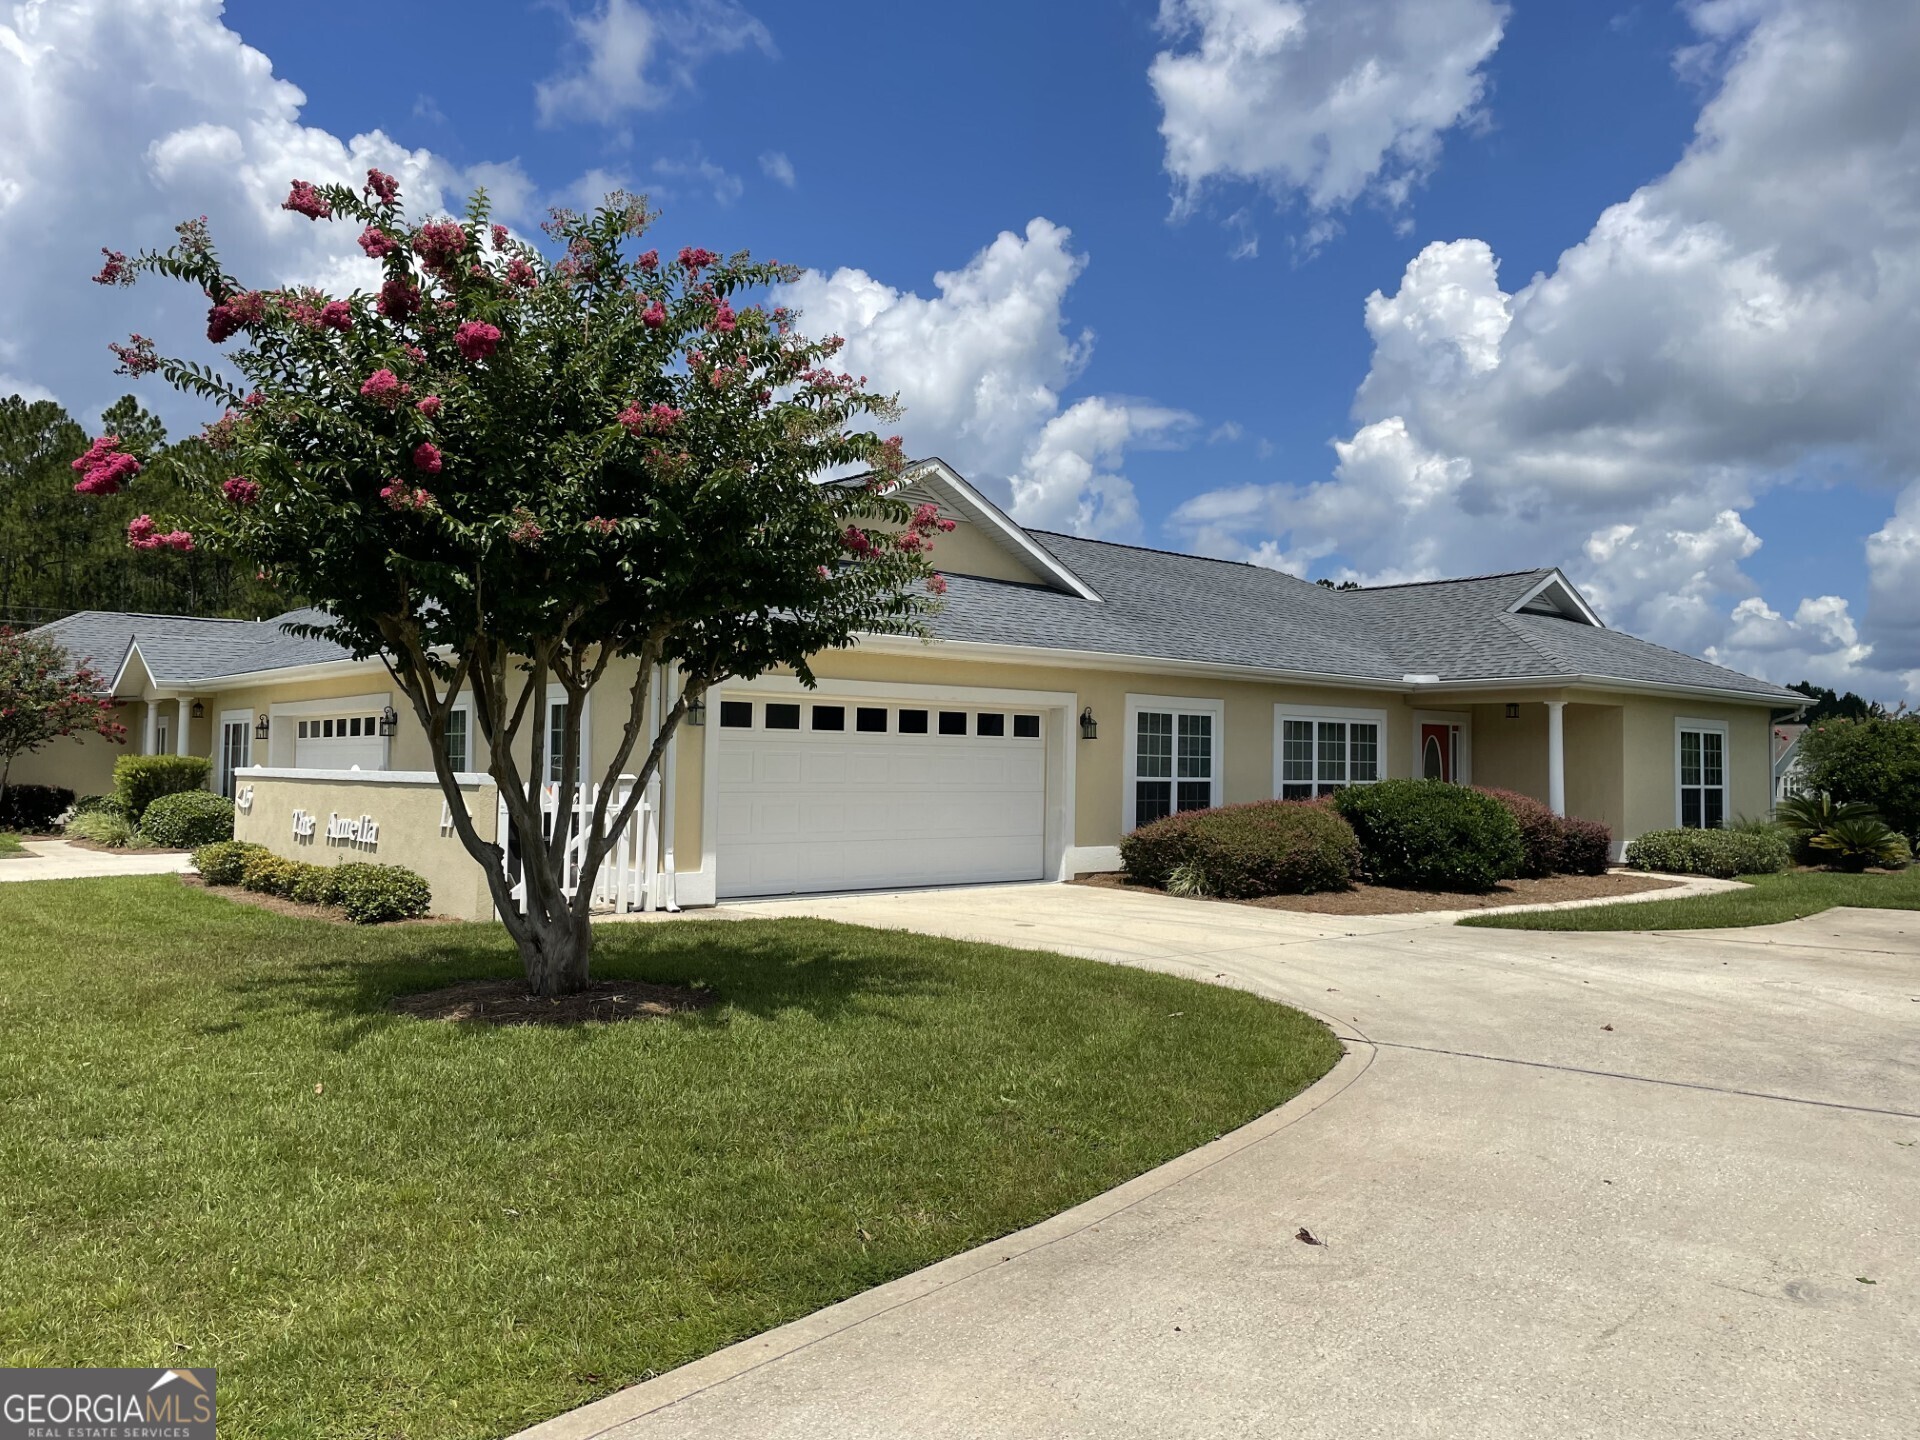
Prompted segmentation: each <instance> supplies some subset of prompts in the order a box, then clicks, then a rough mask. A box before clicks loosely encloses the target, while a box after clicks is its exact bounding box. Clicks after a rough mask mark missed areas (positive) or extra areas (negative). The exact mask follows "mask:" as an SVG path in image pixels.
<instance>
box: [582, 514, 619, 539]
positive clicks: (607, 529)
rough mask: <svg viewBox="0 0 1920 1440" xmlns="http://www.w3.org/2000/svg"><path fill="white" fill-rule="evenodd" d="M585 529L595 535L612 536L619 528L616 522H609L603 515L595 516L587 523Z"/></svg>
mask: <svg viewBox="0 0 1920 1440" xmlns="http://www.w3.org/2000/svg"><path fill="white" fill-rule="evenodd" d="M587 528H588V529H589V530H591V531H593V533H594V534H596V535H612V534H613V533H615V532H616V531H617V530H619V528H620V522H619V521H618V520H609V519H608V518H607V517H606V516H604V515H595V516H594V517H593V518H592V519H591V520H589V521H587Z"/></svg>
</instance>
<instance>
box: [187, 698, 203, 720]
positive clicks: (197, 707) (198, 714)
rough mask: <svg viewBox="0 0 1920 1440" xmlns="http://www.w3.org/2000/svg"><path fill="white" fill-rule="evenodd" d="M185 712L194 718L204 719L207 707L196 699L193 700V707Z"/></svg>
mask: <svg viewBox="0 0 1920 1440" xmlns="http://www.w3.org/2000/svg"><path fill="white" fill-rule="evenodd" d="M187 713H188V714H189V715H191V716H193V718H194V719H196V720H204V719H206V718H207V707H206V706H204V705H202V704H201V703H200V702H199V701H198V700H196V701H194V702H193V709H191V710H189V711H188V712H187Z"/></svg>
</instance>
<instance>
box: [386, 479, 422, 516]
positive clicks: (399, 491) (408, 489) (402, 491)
mask: <svg viewBox="0 0 1920 1440" xmlns="http://www.w3.org/2000/svg"><path fill="white" fill-rule="evenodd" d="M380 498H381V499H382V500H384V501H386V502H387V506H388V508H389V509H392V510H402V511H411V512H413V513H414V514H419V513H420V512H421V511H423V510H431V509H432V508H433V495H432V493H431V492H430V491H428V490H426V489H424V488H419V487H415V486H412V485H409V484H407V482H406V481H404V480H401V479H397V478H396V479H393V480H389V481H388V482H387V483H386V484H385V485H384V486H382V487H381V489H380Z"/></svg>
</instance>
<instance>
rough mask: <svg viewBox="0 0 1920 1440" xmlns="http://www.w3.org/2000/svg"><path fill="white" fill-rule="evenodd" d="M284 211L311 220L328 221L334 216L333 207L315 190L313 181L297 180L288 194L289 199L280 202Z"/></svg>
mask: <svg viewBox="0 0 1920 1440" xmlns="http://www.w3.org/2000/svg"><path fill="white" fill-rule="evenodd" d="M280 208H281V209H282V210H291V211H293V212H294V213H295V214H296V215H304V216H306V217H307V218H308V219H309V220H326V219H329V218H330V217H331V216H332V215H333V206H332V204H330V203H329V202H328V200H327V197H326V196H324V195H322V194H321V193H320V192H319V191H318V190H317V189H315V188H314V185H313V182H312V181H311V180H296V181H294V182H293V188H292V189H291V190H289V191H288V192H287V198H286V199H285V200H283V201H281V202H280Z"/></svg>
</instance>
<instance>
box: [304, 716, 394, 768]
mask: <svg viewBox="0 0 1920 1440" xmlns="http://www.w3.org/2000/svg"><path fill="white" fill-rule="evenodd" d="M282 723H285V722H282ZM386 762H387V742H386V741H384V740H382V739H381V738H380V717H379V716H378V715H377V714H373V713H366V714H349V713H342V714H339V715H309V716H306V717H304V718H302V719H301V720H300V721H298V723H297V727H296V729H295V731H294V741H293V763H294V765H295V766H296V767H298V768H299V769H302V770H351V769H353V768H354V767H355V766H358V767H359V768H360V769H362V770H380V769H384V768H385V767H386Z"/></svg>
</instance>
